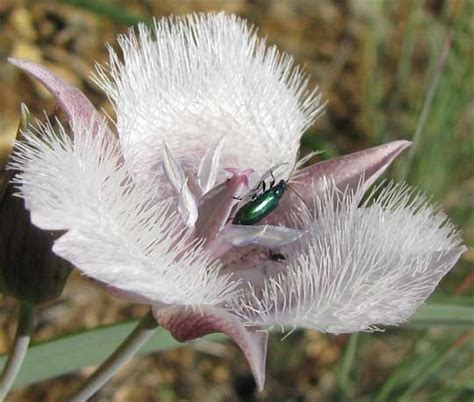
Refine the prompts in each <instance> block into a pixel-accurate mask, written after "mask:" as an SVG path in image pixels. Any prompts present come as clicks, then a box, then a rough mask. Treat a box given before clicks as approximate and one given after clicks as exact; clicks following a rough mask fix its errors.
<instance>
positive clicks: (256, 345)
mask: <svg viewBox="0 0 474 402" xmlns="http://www.w3.org/2000/svg"><path fill="white" fill-rule="evenodd" d="M153 314H154V316H155V318H156V320H157V321H158V322H159V324H160V325H161V326H162V327H164V328H165V329H167V330H169V331H170V332H171V334H172V335H173V337H174V338H175V339H177V340H178V341H180V342H185V341H190V340H192V339H196V338H200V337H202V336H204V335H208V334H212V333H215V332H222V333H224V334H226V335H227V336H228V337H229V338H231V339H232V340H233V341H234V342H235V343H236V344H237V345H238V346H239V348H240V350H242V352H243V353H244V355H245V358H246V359H247V361H248V363H249V366H250V369H251V370H252V374H253V376H254V378H255V382H256V383H257V387H258V390H259V391H262V390H263V385H264V383H265V362H266V356H267V341H268V334H267V333H266V332H262V331H255V330H250V329H247V328H245V327H244V326H243V325H242V324H241V322H240V321H239V320H238V319H237V318H236V317H235V316H234V315H233V314H231V313H229V312H227V311H225V310H223V309H221V308H218V307H211V306H199V311H193V310H191V309H190V308H186V307H183V306H173V307H166V308H162V307H158V306H154V307H153Z"/></svg>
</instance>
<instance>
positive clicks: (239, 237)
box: [219, 225, 304, 248]
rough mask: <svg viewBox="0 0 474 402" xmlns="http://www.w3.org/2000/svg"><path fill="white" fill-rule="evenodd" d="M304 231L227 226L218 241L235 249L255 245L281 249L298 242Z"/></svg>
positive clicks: (273, 227)
mask: <svg viewBox="0 0 474 402" xmlns="http://www.w3.org/2000/svg"><path fill="white" fill-rule="evenodd" d="M303 234H304V231H302V230H296V229H290V228H287V227H285V226H272V225H250V226H247V225H228V226H227V227H226V228H225V229H224V230H223V231H222V233H221V234H220V235H219V240H222V241H224V242H226V243H229V244H231V245H233V246H236V247H243V246H248V245H250V244H257V245H259V246H262V247H268V248H275V247H281V246H284V245H286V244H289V243H293V242H294V241H296V240H298V239H299V238H300V237H301V236H302V235H303Z"/></svg>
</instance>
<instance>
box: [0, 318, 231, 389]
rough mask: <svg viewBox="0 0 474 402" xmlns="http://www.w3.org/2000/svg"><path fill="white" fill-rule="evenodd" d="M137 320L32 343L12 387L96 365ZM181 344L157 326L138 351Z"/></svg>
mask: <svg viewBox="0 0 474 402" xmlns="http://www.w3.org/2000/svg"><path fill="white" fill-rule="evenodd" d="M137 322H138V321H136V320H133V321H127V322H122V323H119V324H113V325H108V326H104V327H99V328H94V329H92V330H87V331H81V332H79V333H73V334H69V335H65V336H62V337H60V338H56V339H53V340H50V341H46V342H42V343H38V344H36V345H34V346H32V347H31V348H30V349H29V351H28V354H27V356H26V358H25V360H24V364H23V367H22V369H21V370H20V373H19V374H18V377H17V378H16V380H15V383H14V386H13V388H18V387H20V386H22V385H26V384H30V383H34V382H38V381H43V380H46V379H48V378H52V377H56V376H59V375H62V374H66V373H70V372H72V371H76V370H79V369H82V368H84V367H87V366H92V365H98V364H99V363H101V362H102V361H103V360H105V359H106V358H107V357H108V356H109V355H110V354H111V353H112V352H113V351H114V349H115V348H116V347H117V346H118V345H119V344H120V343H121V342H122V341H123V339H125V337H126V336H127V335H128V334H129V333H130V332H131V331H132V330H133V328H134V327H135V326H136V324H137ZM222 339H225V337H224V335H221V334H213V335H209V336H207V337H205V338H203V340H206V341H217V340H222ZM184 345H185V344H183V343H180V342H177V341H176V340H175V339H173V338H172V337H171V335H170V333H169V332H168V331H166V330H164V329H162V328H158V330H157V332H156V334H155V335H153V337H152V338H151V339H150V340H149V341H148V342H147V343H146V344H145V345H144V346H143V347H142V349H140V352H139V354H142V355H143V354H148V353H152V352H157V351H161V350H167V349H173V348H178V347H182V346H184ZM5 361H6V356H5V355H3V356H1V357H0V367H3V365H4V364H5Z"/></svg>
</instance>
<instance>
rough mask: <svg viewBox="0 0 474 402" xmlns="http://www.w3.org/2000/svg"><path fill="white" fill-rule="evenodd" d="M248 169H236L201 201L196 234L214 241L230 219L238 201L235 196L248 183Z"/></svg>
mask: <svg viewBox="0 0 474 402" xmlns="http://www.w3.org/2000/svg"><path fill="white" fill-rule="evenodd" d="M248 174H249V173H248V172H247V171H243V172H240V171H238V172H237V171H236V172H234V173H233V176H232V177H231V178H230V179H229V180H227V181H225V182H224V183H222V184H220V185H218V186H217V187H215V188H214V189H212V190H211V191H209V192H208V193H207V194H205V195H204V196H203V197H202V198H201V201H200V206H199V216H198V220H197V222H196V225H195V228H196V236H197V237H199V238H201V239H206V240H207V241H212V240H213V239H214V238H215V237H216V236H217V234H218V233H219V232H220V230H221V229H222V228H223V227H224V226H225V224H226V223H227V221H228V220H229V216H230V214H231V212H232V207H233V206H234V205H235V204H236V203H237V200H235V199H234V197H235V196H236V195H237V194H238V193H239V192H240V190H241V189H242V188H244V187H245V185H246V184H247V183H248Z"/></svg>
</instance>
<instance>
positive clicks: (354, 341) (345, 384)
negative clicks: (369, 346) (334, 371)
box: [339, 333, 360, 396]
mask: <svg viewBox="0 0 474 402" xmlns="http://www.w3.org/2000/svg"><path fill="white" fill-rule="evenodd" d="M359 338H360V333H355V334H352V335H351V337H350V338H349V342H347V346H346V350H345V352H344V357H343V359H342V366H341V372H340V374H339V387H340V388H341V390H342V391H343V393H344V395H346V396H347V395H349V388H350V382H351V379H350V374H351V369H352V367H353V365H354V360H355V357H356V354H357V346H358V344H359Z"/></svg>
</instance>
